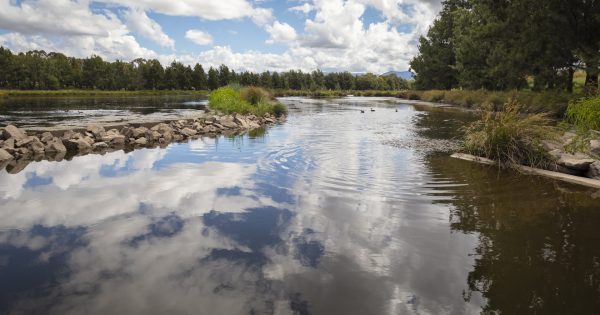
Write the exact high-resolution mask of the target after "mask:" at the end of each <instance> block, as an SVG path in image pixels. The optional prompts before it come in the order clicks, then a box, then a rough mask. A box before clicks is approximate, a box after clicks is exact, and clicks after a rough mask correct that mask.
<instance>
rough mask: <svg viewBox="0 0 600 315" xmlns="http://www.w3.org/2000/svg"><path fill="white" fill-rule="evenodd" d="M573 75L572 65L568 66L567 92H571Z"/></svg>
mask: <svg viewBox="0 0 600 315" xmlns="http://www.w3.org/2000/svg"><path fill="white" fill-rule="evenodd" d="M574 76H575V70H574V69H573V67H569V75H568V76H567V92H569V94H573V77H574Z"/></svg>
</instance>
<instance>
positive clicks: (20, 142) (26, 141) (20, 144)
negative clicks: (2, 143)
mask: <svg viewBox="0 0 600 315" xmlns="http://www.w3.org/2000/svg"><path fill="white" fill-rule="evenodd" d="M31 141H32V139H31V138H30V137H27V138H25V139H21V140H18V141H17V142H15V146H16V147H19V148H20V147H24V146H26V145H28V144H29V143H30V142H31Z"/></svg>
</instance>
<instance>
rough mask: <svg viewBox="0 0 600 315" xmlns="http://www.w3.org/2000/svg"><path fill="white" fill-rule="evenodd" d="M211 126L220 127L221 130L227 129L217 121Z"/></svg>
mask: <svg viewBox="0 0 600 315" xmlns="http://www.w3.org/2000/svg"><path fill="white" fill-rule="evenodd" d="M213 126H215V128H217V129H221V130H224V129H227V128H225V127H224V126H223V125H221V124H219V123H216V124H214V125H213Z"/></svg>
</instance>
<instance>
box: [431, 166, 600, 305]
mask: <svg viewBox="0 0 600 315" xmlns="http://www.w3.org/2000/svg"><path fill="white" fill-rule="evenodd" d="M428 164H429V166H430V167H431V169H432V171H433V173H434V174H436V175H434V176H438V177H442V178H447V179H449V180H450V181H452V182H454V183H464V184H465V185H459V186H453V187H452V188H451V190H452V191H451V192H448V194H447V196H448V198H445V200H443V201H440V202H443V203H449V204H450V205H451V206H452V207H451V212H450V224H451V229H452V230H453V231H456V232H462V233H477V234H478V237H479V243H478V245H477V247H476V248H475V255H476V260H475V265H474V266H473V270H472V271H471V272H470V273H469V276H468V279H467V282H468V287H469V291H468V292H465V294H464V298H465V300H469V299H470V298H471V295H472V294H473V293H474V292H479V293H481V295H482V296H483V297H484V298H486V299H487V305H486V306H484V308H483V311H484V312H486V313H490V314H493V313H496V312H497V313H501V314H598V313H600V246H599V244H600V233H598V226H600V200H599V199H598V197H597V196H598V192H595V191H593V190H592V191H590V190H589V189H585V188H580V187H576V186H572V185H568V184H562V183H556V182H553V181H550V180H546V179H544V178H540V177H535V176H519V175H517V174H514V173H512V172H510V171H499V170H498V169H495V168H490V167H486V166H481V165H475V164H472V163H469V162H464V161H460V160H454V159H451V158H448V157H442V156H429V157H428ZM494 173H496V174H494ZM438 179H441V178H438ZM444 189H448V188H447V187H446V188H444ZM436 194H437V193H436ZM595 196H596V198H594V197H595Z"/></svg>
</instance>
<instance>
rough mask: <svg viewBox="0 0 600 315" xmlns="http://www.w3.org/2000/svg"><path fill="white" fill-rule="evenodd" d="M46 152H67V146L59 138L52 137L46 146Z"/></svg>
mask: <svg viewBox="0 0 600 315" xmlns="http://www.w3.org/2000/svg"><path fill="white" fill-rule="evenodd" d="M44 149H45V151H46V152H57V153H64V152H67V148H66V147H65V145H64V144H63V143H62V141H61V140H60V139H59V138H56V137H55V138H52V140H50V141H48V144H47V145H46V147H45V148H44Z"/></svg>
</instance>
